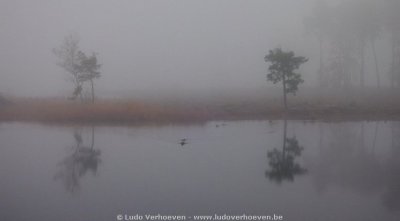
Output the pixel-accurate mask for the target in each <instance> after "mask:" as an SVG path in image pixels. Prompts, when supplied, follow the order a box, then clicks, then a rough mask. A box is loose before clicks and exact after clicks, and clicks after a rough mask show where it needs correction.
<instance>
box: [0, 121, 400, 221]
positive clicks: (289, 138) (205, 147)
mask: <svg viewBox="0 0 400 221" xmlns="http://www.w3.org/2000/svg"><path fill="white" fill-rule="evenodd" d="M181 139H186V140H185V141H184V142H183V145H182V143H181V142H182V140H181ZM158 213H160V214H165V215H168V214H169V215H187V216H193V215H214V214H215V213H216V214H219V215H223V214H228V215H241V214H243V213H245V214H249V215H273V214H277V215H282V216H283V217H284V220H288V221H291V220H296V221H299V220H300V221H302V220H304V221H305V220H307V221H310V220H311V221H312V220H323V221H329V220H335V221H336V220H341V221H346V220H352V221H358V220H360V221H361V220H363V221H368V220H386V221H395V220H396V221H398V220H400V122H342V123H323V122H303V121H287V122H285V121H238V122H210V123H207V124H204V125H192V126H187V125H185V126H174V125H172V126H162V127H156V126H148V127H145V126H141V127H104V126H102V127H72V126H65V127H61V126H43V125H37V124H22V123H13V124H0V220H4V221H8V220H10V221H12V220H20V221H23V220H30V221H46V220H60V221H63V220H66V221H67V220H68V221H74V220H77V221H80V220H85V221H86V220H99V221H102V220H104V221H113V220H117V219H116V217H117V215H118V214H128V215H135V214H142V215H144V214H158Z"/></svg>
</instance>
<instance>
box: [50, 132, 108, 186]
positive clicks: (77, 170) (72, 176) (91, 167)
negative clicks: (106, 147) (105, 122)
mask: <svg viewBox="0 0 400 221" xmlns="http://www.w3.org/2000/svg"><path fill="white" fill-rule="evenodd" d="M74 139H75V145H74V146H73V152H72V154H70V155H68V156H67V157H65V158H64V160H63V161H62V162H60V163H59V165H58V166H59V168H60V169H59V171H58V172H57V173H56V175H55V179H56V180H61V181H62V182H63V183H64V186H65V189H66V190H67V191H68V192H70V193H75V192H77V191H78V190H79V188H80V185H79V180H80V178H82V177H84V176H85V174H87V173H88V171H91V172H92V173H93V174H94V175H96V173H97V168H98V166H99V164H100V162H101V160H100V155H101V151H100V150H97V149H95V148H94V127H92V134H91V143H90V146H85V145H83V139H82V132H81V131H80V130H75V131H74Z"/></svg>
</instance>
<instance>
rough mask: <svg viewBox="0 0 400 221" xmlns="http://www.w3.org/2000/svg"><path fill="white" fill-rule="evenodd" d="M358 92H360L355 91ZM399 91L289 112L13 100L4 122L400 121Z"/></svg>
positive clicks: (229, 102)
mask: <svg viewBox="0 0 400 221" xmlns="http://www.w3.org/2000/svg"><path fill="white" fill-rule="evenodd" d="M353 94H354V93H353ZM398 97H399V96H398V95H396V94H393V93H389V92H382V93H376V92H372V93H363V95H362V96H359V95H354V96H348V95H343V96H339V95H337V94H324V95H320V94H319V96H315V95H311V94H307V93H304V94H300V95H299V96H296V97H292V98H291V99H290V101H289V104H290V110H289V111H288V112H286V113H285V111H284V110H283V108H282V104H281V100H280V99H277V98H276V97H269V98H268V97H263V96H259V97H245V96H244V97H240V98H238V97H235V98H227V97H220V98H215V99H209V100H190V99H188V100H184V99H182V100H162V101H160V100H159V101H154V100H153V101H151V102H150V101H148V102H146V101H135V100H128V99H127V100H122V99H115V100H97V101H96V102H95V103H94V104H91V103H81V102H77V101H69V100H65V99H22V98H14V99H11V102H10V104H6V105H3V106H0V121H1V122H10V121H28V122H47V123H101V124H113V123H118V124H124V123H125V124H141V123H186V122H188V123H190V122H205V121H208V120H238V119H281V118H283V117H287V118H289V119H299V120H400V100H399V99H398Z"/></svg>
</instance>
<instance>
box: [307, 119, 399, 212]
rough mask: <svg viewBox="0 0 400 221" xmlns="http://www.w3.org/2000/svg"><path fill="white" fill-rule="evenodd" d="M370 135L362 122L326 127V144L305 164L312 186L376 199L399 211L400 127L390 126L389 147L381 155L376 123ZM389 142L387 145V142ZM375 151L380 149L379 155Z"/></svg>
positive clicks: (319, 189) (397, 125)
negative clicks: (336, 188) (309, 172)
mask: <svg viewBox="0 0 400 221" xmlns="http://www.w3.org/2000/svg"><path fill="white" fill-rule="evenodd" d="M370 129H373V130H372V131H371V130H370V131H369V132H370V133H367V132H368V131H367V130H366V128H365V125H364V123H360V124H359V125H355V124H349V123H342V124H335V125H330V126H329V132H330V133H329V134H328V136H327V137H326V138H325V139H327V140H328V142H326V143H325V145H324V147H323V148H321V151H320V152H319V154H318V156H317V157H316V158H315V159H314V160H313V161H312V162H308V163H309V164H310V165H311V167H312V174H313V175H312V177H313V180H314V185H315V187H316V189H317V191H318V192H319V193H324V192H327V191H328V190H329V189H330V187H340V188H341V189H343V190H351V192H354V193H358V194H362V195H374V194H376V195H377V196H379V197H380V198H381V200H382V202H383V205H384V206H385V207H386V208H387V209H389V210H393V211H399V210H400V176H399V174H400V161H399V159H400V136H399V134H400V124H399V123H392V134H391V137H390V135H389V137H387V138H385V140H384V141H385V143H388V142H387V141H388V140H390V139H392V142H391V148H389V149H388V152H387V154H384V155H382V150H383V149H385V146H384V145H382V144H381V145H379V144H378V142H377V140H378V135H379V123H375V125H374V126H373V127H371V128H370ZM389 143H390V142H389ZM378 150H381V152H379V151H378Z"/></svg>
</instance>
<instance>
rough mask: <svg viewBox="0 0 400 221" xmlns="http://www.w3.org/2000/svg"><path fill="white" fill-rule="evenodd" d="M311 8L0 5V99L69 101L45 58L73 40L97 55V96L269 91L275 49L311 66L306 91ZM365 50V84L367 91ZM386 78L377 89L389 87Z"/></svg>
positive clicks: (383, 60) (313, 71) (314, 43)
mask: <svg viewBox="0 0 400 221" xmlns="http://www.w3.org/2000/svg"><path fill="white" fill-rule="evenodd" d="M315 2H316V1H315V0H262V1H259V0H252V1H244V0H241V1H237V0H217V1H211V0H205V1H203V0H202V1H186V0H170V1H153V0H152V1H148V0H146V1H144V0H140V1H139V0H134V1H127V0H119V1H98V0H93V1H89V0H85V1H50V0H40V1H28V0H25V1H18V0H1V1H0V93H2V94H6V95H16V96H25V97H37V96H39V97H40V96H45V97H53V96H55V97H58V96H61V97H62V96H68V95H69V94H70V93H71V91H72V90H73V88H72V86H71V82H68V80H67V77H68V74H67V73H66V72H65V70H63V69H62V68H60V67H59V66H57V65H56V63H57V58H56V57H55V56H54V54H53V53H52V49H53V48H57V47H59V46H60V45H61V44H62V42H63V39H64V37H66V36H68V35H71V34H72V35H74V36H77V37H78V38H79V40H80V42H79V47H80V49H82V50H83V51H85V52H88V53H91V52H96V53H97V57H98V59H99V62H100V63H101V64H102V67H101V70H100V71H101V73H102V77H101V78H100V79H98V80H96V82H95V84H96V89H97V91H98V92H99V93H98V94H99V95H100V96H119V95H127V96H129V95H134V94H146V93H152V94H162V93H166V92H171V91H175V92H184V93H189V92H196V91H197V92H199V91H214V90H228V91H229V90H252V89H260V88H261V89H265V90H267V89H268V88H272V87H274V85H273V84H272V83H270V82H269V83H267V81H266V74H267V71H268V66H267V64H266V63H265V61H264V56H265V55H266V54H267V53H268V51H269V50H271V49H273V48H276V47H282V48H283V49H286V50H293V51H294V52H295V53H296V54H300V55H302V56H305V57H307V58H309V59H310V60H309V62H308V63H306V64H305V65H303V66H302V68H301V73H302V75H303V77H304V79H305V84H304V85H303V86H304V87H314V86H316V85H317V82H318V77H317V75H318V73H317V72H318V64H319V50H318V46H319V43H318V40H317V39H316V38H315V36H313V35H312V34H310V33H308V32H307V30H306V28H305V25H304V20H305V18H307V17H308V16H310V15H311V13H312V10H313V8H314V7H315ZM338 2H339V1H333V0H332V3H334V4H338ZM345 2H347V1H345ZM361 2H362V1H361ZM377 2H378V1H377ZM379 2H381V1H379ZM382 2H383V1H382ZM332 3H330V4H331V5H334V4H332ZM389 40H390V39H389ZM389 40H388V38H387V36H386V37H385V34H381V35H380V38H378V40H377V46H376V47H377V53H378V55H379V65H380V67H381V72H382V73H384V72H387V70H388V65H389V64H390V61H389V60H390V59H389V58H390V56H389V55H390V48H389V46H387V44H386V42H387V41H389ZM368 50H370V49H366V57H365V59H366V62H365V65H366V76H368V75H371V77H366V81H367V84H374V80H375V79H374V78H373V75H374V71H373V70H374V68H373V67H374V66H373V62H372V60H371V59H372V57H371V55H370V54H368V52H367V51H368ZM382 75H384V74H382ZM385 76H386V75H385ZM385 76H383V77H381V78H382V80H381V81H382V84H383V85H384V84H389V80H388V79H387V77H385ZM368 82H369V83H368Z"/></svg>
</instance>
